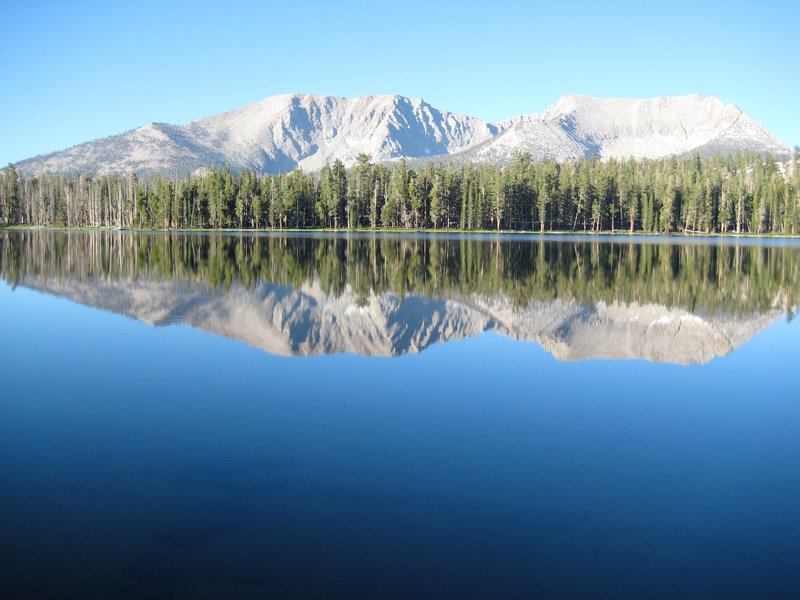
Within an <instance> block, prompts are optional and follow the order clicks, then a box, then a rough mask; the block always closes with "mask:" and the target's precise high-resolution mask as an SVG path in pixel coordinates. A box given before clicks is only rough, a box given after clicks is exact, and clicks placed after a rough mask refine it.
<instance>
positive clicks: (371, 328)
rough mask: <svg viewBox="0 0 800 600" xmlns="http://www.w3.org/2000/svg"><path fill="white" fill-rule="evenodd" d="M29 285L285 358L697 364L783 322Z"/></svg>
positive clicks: (507, 302)
mask: <svg viewBox="0 0 800 600" xmlns="http://www.w3.org/2000/svg"><path fill="white" fill-rule="evenodd" d="M20 285H24V286H26V287H29V288H32V289H36V290H39V291H43V292H47V293H51V294H55V295H58V296H61V297H65V298H69V299H71V300H73V301H75V302H79V303H81V304H85V305H89V306H93V307H96V308H100V309H103V310H108V311H112V312H114V313H117V314H122V315H127V316H129V317H132V318H135V319H138V320H140V321H143V322H146V323H150V324H152V325H155V326H165V325H172V324H187V325H189V326H191V327H193V328H196V329H198V330H202V331H207V332H210V333H214V334H216V335H221V336H224V337H227V338H230V339H234V340H238V341H240V342H243V343H245V344H248V345H249V346H252V347H255V348H260V349H262V350H264V351H266V352H268V353H270V354H278V355H286V356H308V355H319V354H335V353H342V352H351V353H356V354H361V355H368V356H399V355H404V354H409V353H417V352H421V351H423V350H424V349H425V348H427V347H429V346H430V345H431V344H434V343H437V342H447V341H450V340H458V339H464V338H468V337H472V336H475V335H479V334H481V333H483V332H493V333H497V334H500V335H504V336H507V337H509V338H513V339H516V340H521V341H525V342H534V343H538V344H539V345H541V346H542V347H543V348H544V349H545V350H546V351H547V352H549V353H550V354H551V355H552V356H553V357H554V358H556V359H557V360H563V361H574V360H586V359H642V360H649V361H654V362H669V363H677V364H695V363H706V362H708V361H710V360H712V359H713V358H715V357H717V356H724V355H726V354H728V353H729V352H731V351H732V350H734V349H735V348H736V347H738V346H739V345H740V344H742V343H744V342H745V341H747V340H748V339H750V338H751V337H752V336H754V335H755V334H756V333H757V332H759V331H760V330H762V329H763V328H764V327H766V326H767V325H769V324H770V323H772V322H773V321H775V320H776V319H778V318H780V316H781V315H782V314H783V311H782V310H781V309H780V308H775V309H774V310H771V311H769V312H767V313H764V314H761V313H754V314H750V315H733V314H695V313H692V312H689V311H687V310H685V309H682V308H678V307H671V308H668V307H665V306H661V305H657V304H637V303H633V304H628V305H626V304H620V303H613V304H606V303H603V302H599V303H597V304H595V305H592V306H589V305H586V304H582V303H580V302H577V301H575V300H571V299H555V300H552V301H533V302H530V303H529V304H528V305H527V306H524V307H519V306H518V305H516V304H515V303H514V302H513V301H512V300H511V299H510V298H508V297H507V296H505V295H503V294H497V295H481V294H473V295H470V296H466V297H453V298H425V297H422V296H407V297H405V298H400V297H399V296H397V295H396V294H392V293H380V294H376V293H374V292H370V293H369V295H368V296H366V298H363V297H361V298H360V297H359V296H358V295H357V294H356V293H355V292H354V291H353V289H352V288H350V287H348V288H347V289H346V290H345V291H344V292H343V293H342V294H338V295H333V294H329V293H327V292H325V291H324V290H323V289H322V286H321V285H320V284H319V282H318V281H311V282H309V283H306V284H303V285H301V286H298V287H296V288H295V287H291V286H286V285H276V284H270V283H262V284H259V285H257V286H253V287H241V286H232V287H231V288H229V289H227V290H213V289H210V288H208V287H206V286H204V285H201V284H195V283H192V282H189V281H180V280H174V279H170V280H156V279H149V278H146V277H144V278H139V279H136V280H135V281H134V280H129V279H125V278H123V279H119V280H114V279H109V278H105V277H90V278H83V277H81V276H78V275H75V276H71V277H63V278H60V277H48V276H46V275H26V276H25V277H23V279H22V280H21V281H20Z"/></svg>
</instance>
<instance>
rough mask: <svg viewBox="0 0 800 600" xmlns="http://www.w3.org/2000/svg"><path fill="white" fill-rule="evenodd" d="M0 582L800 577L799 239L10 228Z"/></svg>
mask: <svg viewBox="0 0 800 600" xmlns="http://www.w3.org/2000/svg"><path fill="white" fill-rule="evenodd" d="M0 277H2V282H0V340H2V341H1V342H0V365H2V377H0V482H1V484H0V530H1V531H2V535H0V596H2V597H3V598H48V597H50V598H56V597H57V598H239V597H241V598H267V597H269V598H598V597H605V598H676V597H680V598H711V597H715V598H755V597H769V598H797V597H800V510H798V505H799V504H800V435H799V434H798V432H800V401H799V400H800V398H799V395H798V391H797V390H798V383H800V377H799V376H798V371H797V369H798V365H800V325H798V323H797V322H796V321H795V320H793V316H794V311H795V310H796V308H797V307H798V306H800V242H798V241H787V240H775V239H772V240H754V239H746V240H732V239H721V238H713V239H711V238H689V239H685V238H666V239H665V238H647V237H627V236H619V237H613V236H602V237H588V236H576V237H569V236H561V237H559V236H544V237H539V236H524V235H507V236H494V235H473V236H467V235H423V234H408V235H394V234H350V235H346V234H341V235H339V234H317V235H304V234H283V235H281V234H222V233H216V234H205V233H131V232H121V231H116V232H51V231H9V230H5V231H3V230H0Z"/></svg>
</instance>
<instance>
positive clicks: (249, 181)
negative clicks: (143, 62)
mask: <svg viewBox="0 0 800 600" xmlns="http://www.w3.org/2000/svg"><path fill="white" fill-rule="evenodd" d="M799 162H800V155H799V153H798V152H797V151H796V152H795V154H794V157H793V159H792V160H791V161H789V162H786V163H779V162H777V161H776V160H774V159H772V158H770V157H767V158H763V157H761V156H759V155H757V154H750V153H743V154H740V155H737V156H732V157H728V158H722V157H718V158H712V159H707V160H703V159H701V158H700V157H699V156H695V157H692V158H676V157H673V158H670V159H662V160H633V159H631V160H623V161H618V160H608V161H601V160H599V159H597V158H591V159H586V160H581V161H575V162H573V161H570V162H564V163H558V162H555V161H546V162H535V161H533V160H532V159H531V157H530V156H529V155H525V154H523V155H520V156H518V157H517V159H516V160H515V161H514V162H513V163H512V164H511V165H510V166H508V167H505V168H501V167H498V166H492V165H483V164H481V165H478V164H464V165H459V166H455V165H453V164H451V163H420V164H414V165H409V164H408V163H406V162H405V161H399V162H395V163H390V164H372V163H371V158H370V157H369V156H367V155H364V154H362V155H359V157H358V162H357V164H356V165H355V166H353V167H352V168H350V169H347V168H345V166H344V164H343V163H342V162H341V161H338V160H337V161H335V162H334V163H333V164H332V165H326V166H325V167H324V168H323V169H322V170H321V171H320V172H315V173H306V172H303V171H301V170H299V169H297V170H294V171H292V172H291V173H287V174H281V175H271V176H270V175H264V176H261V175H257V174H256V173H255V172H250V171H242V172H239V173H234V172H233V171H231V170H230V169H227V168H222V169H210V170H206V171H204V172H202V173H196V174H193V175H188V176H185V177H174V178H166V177H151V178H147V179H139V178H137V177H136V176H135V175H127V176H125V175H118V176H102V177H96V178H92V177H88V176H75V177H66V176H64V175H53V176H46V175H42V176H38V177H32V178H21V177H20V176H19V175H18V173H17V171H16V170H15V169H14V167H13V166H9V167H8V168H6V169H5V170H4V171H3V172H2V174H0V223H4V224H19V225H30V226H65V227H119V228H157V229H205V228H212V229H249V228H255V229H264V228H271V229H305V228H333V229H362V228H375V229H378V228H400V229H426V228H429V229H434V230H442V229H445V230H451V229H460V230H496V231H507V230H512V231H593V232H602V231H620V232H626V231H628V232H648V233H673V232H690V233H751V234H767V233H783V234H792V235H794V234H798V233H800V174H799V173H798V163H799Z"/></svg>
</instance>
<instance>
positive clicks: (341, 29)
mask: <svg viewBox="0 0 800 600" xmlns="http://www.w3.org/2000/svg"><path fill="white" fill-rule="evenodd" d="M0 14H2V27H1V28H0V29H1V30H2V33H0V55H1V56H2V58H3V63H2V65H3V66H2V71H0V73H2V76H1V77H2V86H0V164H6V163H8V162H14V161H18V160H21V159H24V158H28V157H30V156H33V155H36V154H41V153H45V152H50V151H55V150H60V149H63V148H66V147H68V146H71V145H74V144H77V143H80V142H84V141H88V140H90V139H94V138H97V137H102V136H105V135H111V134H115V133H121V132H123V131H126V130H129V129H132V128H134V127H138V126H140V125H143V124H145V123H148V122H151V121H163V122H169V123H185V122H188V121H191V120H194V119H198V118H201V117H204V116H208V115H212V114H215V113H218V112H222V111H225V110H229V109H232V108H237V107H239V106H243V105H245V104H248V103H250V102H253V101H256V100H260V99H261V98H263V97H265V96H269V95H272V94H278V93H287V92H309V93H316V94H330V95H337V96H349V97H352V96H358V95H363V94H390V93H391V94H393V93H398V94H403V95H406V96H410V97H420V96H421V97H423V98H425V100H427V101H428V102H430V103H431V104H433V105H434V106H436V107H439V108H442V109H447V110H451V111H456V112H461V113H466V114H469V115H473V116H476V117H481V118H484V119H487V120H490V121H494V120H500V119H503V118H507V117H511V116H514V115H517V114H523V113H531V112H540V111H542V110H544V109H545V108H546V107H547V105H549V104H551V103H552V102H554V101H555V100H556V99H557V98H558V97H559V96H561V95H563V94H565V93H581V94H590V95H597V96H617V97H652V96H660V95H677V94H688V93H695V92H696V93H700V94H708V95H715V96H718V97H720V98H721V99H722V100H724V101H725V102H733V103H736V104H737V105H739V106H740V107H741V108H742V109H743V110H744V111H745V112H747V113H748V114H750V115H751V116H752V117H754V118H755V119H757V120H758V121H760V122H761V123H763V124H764V125H765V126H766V127H768V128H769V129H770V130H771V131H773V132H774V133H775V134H777V135H778V137H780V138H781V139H783V141H785V142H786V143H788V144H790V145H796V144H800V119H799V118H798V116H800V110H798V107H799V106H800V102H798V98H800V50H798V35H800V2H798V1H797V0H784V1H780V0H777V1H767V0H765V1H762V2H759V3H753V2H740V1H738V0H728V1H726V2H702V1H699V0H698V1H694V2H685V1H683V0H671V1H670V2H647V1H643V0H639V1H637V2H627V1H621V2H609V1H606V2H553V1H549V2H541V3H537V2H507V1H506V2H504V1H502V0H491V1H483V2H474V3H472V4H471V3H469V2H466V1H461V2H444V1H437V0H427V1H423V2H419V1H416V0H403V1H399V0H396V1H393V2H385V3H384V2H379V1H378V0H373V1H371V2H363V1H345V2H335V1H333V0H329V1H327V2H317V1H309V0H300V1H296V0H295V1H286V0H284V1H282V2H244V1H236V0H228V1H225V2H219V3H213V2H203V1H202V0H194V1H192V2H169V1H167V0H162V1H160V2H150V1H147V0H143V1H139V2H121V1H120V2H80V1H77V0H76V1H71V2H61V1H58V2H42V1H38V2H37V1H36V0H32V1H16V2H15V1H13V0H5V1H4V2H3V5H2V7H0Z"/></svg>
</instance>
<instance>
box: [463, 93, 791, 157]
mask: <svg viewBox="0 0 800 600" xmlns="http://www.w3.org/2000/svg"><path fill="white" fill-rule="evenodd" d="M498 130H499V134H498V135H497V136H495V137H494V138H492V139H491V140H489V141H487V142H484V143H483V144H480V145H478V146H477V147H475V148H472V149H468V150H467V151H465V152H464V153H462V154H463V158H465V159H469V160H474V161H478V162H480V161H493V162H505V161H508V159H509V157H512V156H514V154H515V153H517V152H519V151H524V152H530V153H531V154H532V155H533V156H534V157H537V158H551V159H556V160H574V159H577V158H585V157H589V156H592V155H594V154H596V155H598V156H600V157H601V158H617V159H622V158H629V157H634V158H663V157H666V156H672V155H686V154H692V153H695V152H697V153H699V154H701V155H705V156H709V155H714V154H723V155H727V154H734V153H736V152H740V151H742V150H752V151H756V152H759V153H764V154H766V153H770V154H775V155H779V156H786V155H788V154H789V148H788V146H786V145H785V144H784V143H783V142H781V141H780V140H779V139H777V138H776V137H775V136H774V135H772V134H771V133H770V132H769V131H767V130H766V129H765V128H764V127H763V126H761V125H760V124H759V123H757V122H756V121H754V120H753V119H751V118H750V117H748V116H747V115H746V114H745V113H743V112H742V111H741V109H739V108H738V107H737V106H735V105H733V104H727V105H726V104H724V103H723V102H722V101H720V100H719V99H717V98H713V97H708V96H698V95H691V96H676V97H671V98H665V97H661V98H653V99H650V100H629V99H618V98H613V99H609V98H592V97H589V96H575V95H570V96H564V97H563V98H561V99H560V100H559V101H558V102H556V103H555V104H553V105H552V106H550V107H549V108H548V109H547V110H546V111H545V112H544V113H541V114H536V115H528V116H524V117H517V118H515V119H510V120H508V121H504V122H502V123H499V124H498Z"/></svg>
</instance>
